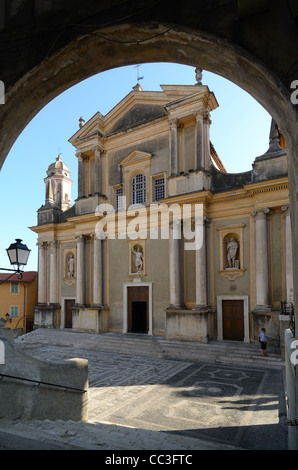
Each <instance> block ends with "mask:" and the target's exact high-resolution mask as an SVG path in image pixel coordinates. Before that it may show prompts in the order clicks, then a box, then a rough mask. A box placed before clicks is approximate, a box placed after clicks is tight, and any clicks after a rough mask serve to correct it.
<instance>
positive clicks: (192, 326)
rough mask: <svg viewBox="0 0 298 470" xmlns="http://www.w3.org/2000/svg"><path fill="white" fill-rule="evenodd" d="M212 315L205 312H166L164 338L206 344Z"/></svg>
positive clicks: (208, 311)
mask: <svg viewBox="0 0 298 470" xmlns="http://www.w3.org/2000/svg"><path fill="white" fill-rule="evenodd" d="M211 325H212V313H211V311H210V309H206V310H183V309H181V310H175V309H167V310H166V338H167V339H173V340H182V341H198V342H201V343H208V341H209V338H210V336H211V334H210V333H211Z"/></svg>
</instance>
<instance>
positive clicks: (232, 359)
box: [15, 328, 284, 368]
mask: <svg viewBox="0 0 298 470" xmlns="http://www.w3.org/2000/svg"><path fill="white" fill-rule="evenodd" d="M15 342H16V343H22V344H24V345H25V344H28V343H31V344H34V345H36V344H47V345H56V346H71V347H75V348H78V349H91V350H99V351H106V352H113V353H118V354H133V355H137V356H147V357H155V358H164V359H180V360H184V361H200V362H212V363H222V364H230V365H241V366H243V365H245V366H261V367H267V368H280V367H283V366H284V361H283V360H282V359H281V355H280V350H279V349H275V348H270V347H269V348H268V351H267V354H268V355H267V356H266V357H261V355H260V348H259V346H258V345H253V344H247V343H241V342H231V341H223V342H218V341H212V342H210V343H208V344H204V343H197V342H188V341H175V340H167V339H165V338H164V337H162V336H149V335H144V334H136V333H129V334H120V333H105V334H92V333H75V332H72V331H71V330H67V329H64V330H52V329H44V328H40V329H38V330H35V331H33V332H31V333H28V334H26V335H23V336H21V337H19V338H17V339H16V340H15Z"/></svg>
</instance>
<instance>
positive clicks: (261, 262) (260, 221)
mask: <svg viewBox="0 0 298 470" xmlns="http://www.w3.org/2000/svg"><path fill="white" fill-rule="evenodd" d="M270 212H271V211H270V209H268V208H265V209H259V210H256V211H254V212H253V213H252V216H253V217H255V283H256V284H255V289H256V308H258V307H261V308H269V252H268V251H269V250H268V233H267V216H268V214H270Z"/></svg>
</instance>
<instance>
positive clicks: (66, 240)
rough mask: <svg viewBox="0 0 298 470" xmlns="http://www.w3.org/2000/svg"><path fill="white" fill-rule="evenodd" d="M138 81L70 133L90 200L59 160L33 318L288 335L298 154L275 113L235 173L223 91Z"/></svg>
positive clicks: (216, 334)
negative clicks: (262, 148) (214, 133)
mask: <svg viewBox="0 0 298 470" xmlns="http://www.w3.org/2000/svg"><path fill="white" fill-rule="evenodd" d="M161 89H162V90H161V91H158V92H150V91H144V90H143V89H142V88H141V87H140V86H139V85H137V86H136V87H134V88H133V90H132V91H131V93H129V94H128V95H127V96H126V97H125V98H124V99H123V100H122V101H121V102H120V103H118V104H117V105H116V106H115V107H114V108H113V109H112V110H111V111H110V112H109V113H108V114H107V115H106V116H102V115H101V113H100V112H98V113H96V114H95V115H94V116H93V117H92V118H91V119H90V120H89V121H88V122H85V121H84V119H83V118H81V119H80V125H79V129H78V131H77V132H76V133H75V134H74V135H73V136H72V137H71V138H70V143H71V144H72V145H73V146H74V147H75V149H76V157H77V160H78V198H77V200H76V201H75V204H74V205H73V206H71V204H70V200H71V194H70V188H71V180H70V173H69V170H68V167H67V165H66V164H65V163H64V162H63V161H62V158H61V156H59V157H58V158H57V160H56V162H55V163H53V164H52V165H50V167H49V169H48V171H47V177H46V179H45V184H46V201H45V204H44V205H43V206H42V207H41V208H40V209H39V211H38V225H37V226H36V227H33V228H32V230H34V231H35V232H36V233H37V234H38V244H39V293H38V306H37V307H36V309H35V327H50V328H53V327H54V328H72V329H73V330H74V331H87V332H98V333H99V332H107V331H114V332H123V333H128V332H142V333H144V334H153V335H162V336H166V337H167V338H169V339H181V340H186V341H187V340H192V341H201V342H208V341H210V340H217V341H225V340H234V341H244V342H250V341H255V340H256V339H257V337H258V332H259V329H260V328H261V327H263V326H265V327H266V328H267V331H268V336H270V337H271V338H273V339H275V340H276V341H279V338H280V331H281V329H280V318H279V317H280V315H279V314H280V302H281V301H288V302H291V300H292V297H293V277H292V264H291V234H290V231H291V224H290V215H289V210H288V208H289V191H288V175H287V154H286V149H285V148H283V147H284V145H283V140H282V136H281V135H280V133H279V130H278V128H277V127H276V125H275V124H274V122H272V127H271V130H270V138H269V149H268V151H267V152H266V153H265V154H264V155H262V156H258V157H256V158H255V161H254V162H253V167H252V170H251V171H248V172H245V173H240V174H229V173H227V172H226V170H225V168H224V165H223V163H222V162H221V161H220V158H219V157H218V155H217V153H216V151H215V149H214V147H213V145H212V143H211V142H210V138H209V128H210V125H211V120H210V113H212V111H213V110H214V109H216V108H217V106H218V103H217V101H216V98H215V96H214V94H213V92H211V91H210V90H209V88H208V86H205V85H202V84H201V83H200V82H199V83H197V84H196V85H192V86H183V85H179V86H175V85H163V86H162V87H161Z"/></svg>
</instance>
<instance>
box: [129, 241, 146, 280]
mask: <svg viewBox="0 0 298 470" xmlns="http://www.w3.org/2000/svg"><path fill="white" fill-rule="evenodd" d="M131 251H132V253H133V254H134V258H135V262H134V264H135V268H136V273H137V274H140V273H141V272H142V271H143V264H144V260H143V250H142V247H141V246H140V245H134V246H133V247H132V250H131Z"/></svg>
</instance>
